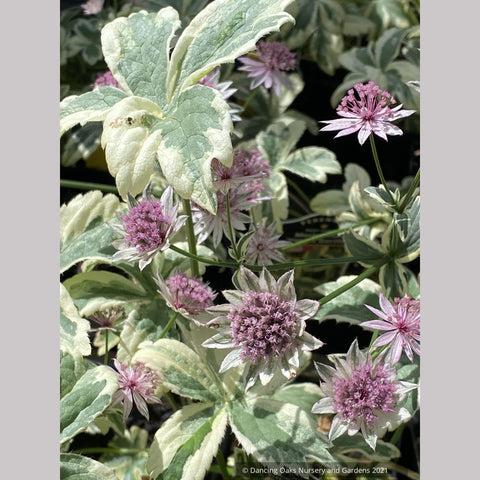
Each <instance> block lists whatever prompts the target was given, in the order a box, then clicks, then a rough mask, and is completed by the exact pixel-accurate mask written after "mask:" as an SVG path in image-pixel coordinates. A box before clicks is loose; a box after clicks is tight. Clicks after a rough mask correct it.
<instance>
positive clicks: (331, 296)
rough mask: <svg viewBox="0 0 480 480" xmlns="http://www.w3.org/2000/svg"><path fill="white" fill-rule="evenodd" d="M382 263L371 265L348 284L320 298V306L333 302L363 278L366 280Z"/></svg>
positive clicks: (383, 261)
mask: <svg viewBox="0 0 480 480" xmlns="http://www.w3.org/2000/svg"><path fill="white" fill-rule="evenodd" d="M384 263H385V260H382V261H381V262H378V263H377V264H375V265H372V266H371V267H369V268H367V270H365V271H364V272H362V273H361V274H360V275H358V276H357V277H355V278H354V279H353V280H351V281H350V282H348V283H346V284H345V285H342V286H341V287H340V288H337V290H335V291H333V292H332V293H330V294H328V295H326V296H325V297H323V298H321V299H320V300H319V302H320V305H325V303H327V302H329V301H330V300H333V299H334V298H336V297H338V296H339V295H341V294H342V293H344V292H346V291H347V290H349V289H350V288H352V287H354V286H355V285H357V284H358V283H360V282H361V281H362V280H365V278H368V277H369V276H370V275H372V274H373V273H375V272H376V271H377V270H378V269H379V268H380V267H381V266H382V265H383V264H384Z"/></svg>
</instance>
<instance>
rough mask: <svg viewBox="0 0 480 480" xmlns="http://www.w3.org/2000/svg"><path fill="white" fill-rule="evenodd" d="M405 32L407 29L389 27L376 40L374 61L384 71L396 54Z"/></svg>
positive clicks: (398, 51)
mask: <svg viewBox="0 0 480 480" xmlns="http://www.w3.org/2000/svg"><path fill="white" fill-rule="evenodd" d="M406 34H407V30H404V29H398V28H390V29H389V30H386V31H385V32H384V33H383V34H382V36H381V37H380V38H379V39H378V40H377V41H376V43H375V63H376V65H377V66H378V68H379V69H380V70H382V71H385V70H386V68H387V67H388V65H389V64H390V63H391V62H393V60H394V59H395V58H396V57H397V56H398V54H399V53H400V47H401V46H402V41H403V39H404V38H405V35H406Z"/></svg>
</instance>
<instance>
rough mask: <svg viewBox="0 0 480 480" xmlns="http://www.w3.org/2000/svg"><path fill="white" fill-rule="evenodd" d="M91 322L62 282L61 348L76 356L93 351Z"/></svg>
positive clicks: (85, 354)
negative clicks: (76, 304) (90, 334)
mask: <svg viewBox="0 0 480 480" xmlns="http://www.w3.org/2000/svg"><path fill="white" fill-rule="evenodd" d="M89 329H90V323H89V322H88V320H85V319H84V318H82V317H81V316H80V315H79V314H78V310H77V307H75V304H74V303H73V300H72V298H71V297H70V294H69V293H68V290H67V289H66V288H65V287H64V286H63V285H62V284H60V350H61V351H62V352H65V353H69V354H70V355H72V357H74V358H78V357H81V356H87V355H90V353H91V350H92V348H91V346H90V339H89V337H88V331H89Z"/></svg>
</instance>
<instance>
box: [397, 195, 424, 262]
mask: <svg viewBox="0 0 480 480" xmlns="http://www.w3.org/2000/svg"><path fill="white" fill-rule="evenodd" d="M406 213H407V214H408V218H409V222H408V231H407V232H406V233H404V237H405V239H401V245H400V248H399V249H398V250H397V251H396V252H395V253H396V260H397V261H398V262H401V263H407V262H411V261H412V260H414V259H415V258H417V257H418V255H420V197H419V196H417V198H416V199H415V201H414V202H413V204H412V206H411V207H410V209H409V210H408V211H407V212H406Z"/></svg>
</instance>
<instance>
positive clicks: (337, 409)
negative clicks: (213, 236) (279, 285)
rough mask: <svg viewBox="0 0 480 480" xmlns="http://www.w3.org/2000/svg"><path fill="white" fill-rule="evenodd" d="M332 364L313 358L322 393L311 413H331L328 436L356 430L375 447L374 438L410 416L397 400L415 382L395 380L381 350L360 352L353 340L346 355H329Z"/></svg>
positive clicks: (387, 359)
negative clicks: (342, 356)
mask: <svg viewBox="0 0 480 480" xmlns="http://www.w3.org/2000/svg"><path fill="white" fill-rule="evenodd" d="M332 362H333V364H334V365H333V367H332V366H330V365H325V364H322V363H318V362H315V367H316V369H317V372H318V374H319V376H320V379H321V381H320V388H321V390H322V392H323V394H324V395H325V396H324V397H323V398H321V399H320V400H319V401H318V402H316V403H315V404H314V405H313V407H312V413H318V414H325V413H329V414H331V413H333V414H335V416H334V418H333V420H332V425H331V427H330V431H329V439H330V440H334V439H336V438H337V437H339V436H341V435H343V434H344V433H347V434H348V435H350V436H352V435H355V434H356V433H358V432H359V431H360V432H361V434H362V435H363V437H364V438H365V441H366V442H367V443H368V444H369V445H370V447H371V448H372V449H373V450H375V447H376V443H377V439H378V438H381V437H382V436H383V435H384V434H385V432H386V431H387V430H390V431H391V430H394V429H395V428H397V427H398V426H399V425H400V424H401V423H403V422H406V421H407V420H408V419H409V418H410V416H411V415H410V413H409V412H408V410H407V409H406V408H404V407H402V406H401V404H400V402H401V400H402V399H403V398H404V397H405V395H406V394H407V392H409V391H410V390H412V389H414V388H417V385H415V384H412V383H408V382H403V381H399V380H398V379H397V371H396V369H395V367H394V366H393V365H392V362H391V359H390V358H388V357H387V355H386V352H383V353H382V354H381V355H379V356H378V357H377V358H375V359H374V360H373V359H372V356H371V354H370V353H369V352H366V353H364V352H362V351H361V350H360V349H359V347H358V342H357V340H355V341H354V342H353V343H352V345H351V346H350V348H349V350H348V352H347V355H346V358H345V359H342V358H339V357H338V356H332Z"/></svg>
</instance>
